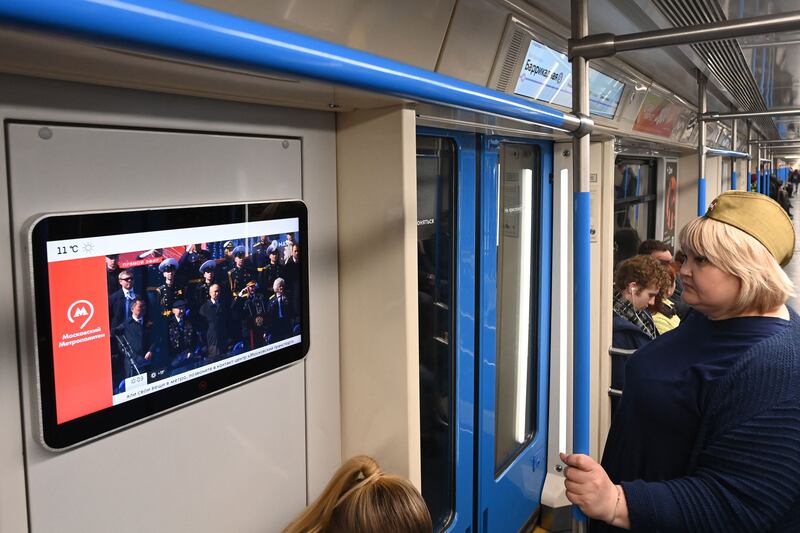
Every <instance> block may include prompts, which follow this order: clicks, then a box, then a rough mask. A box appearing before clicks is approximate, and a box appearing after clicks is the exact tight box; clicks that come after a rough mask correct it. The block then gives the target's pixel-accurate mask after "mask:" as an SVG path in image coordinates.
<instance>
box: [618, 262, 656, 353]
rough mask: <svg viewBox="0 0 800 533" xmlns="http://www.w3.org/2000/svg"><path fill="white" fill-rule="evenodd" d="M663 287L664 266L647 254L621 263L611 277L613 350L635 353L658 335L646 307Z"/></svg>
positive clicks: (651, 303) (653, 300)
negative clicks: (612, 290) (612, 283)
mask: <svg viewBox="0 0 800 533" xmlns="http://www.w3.org/2000/svg"><path fill="white" fill-rule="evenodd" d="M666 285H667V275H666V272H665V271H664V267H663V266H662V265H661V263H659V262H658V261H657V260H656V259H654V258H652V257H650V256H649V255H635V256H633V257H631V258H630V259H626V260H625V261H623V262H622V263H620V265H619V266H618V267H617V271H616V273H615V274H614V303H613V305H614V318H613V324H614V333H613V340H612V346H613V347H614V348H622V349H625V350H637V349H639V348H641V347H642V346H644V345H645V344H647V343H648V342H650V341H651V340H653V339H655V338H656V337H657V336H658V329H656V326H655V324H654V323H653V318H652V317H651V316H650V314H649V313H648V312H647V306H649V305H653V304H654V303H655V299H656V296H658V294H659V293H660V292H661V289H662V287H665V286H666Z"/></svg>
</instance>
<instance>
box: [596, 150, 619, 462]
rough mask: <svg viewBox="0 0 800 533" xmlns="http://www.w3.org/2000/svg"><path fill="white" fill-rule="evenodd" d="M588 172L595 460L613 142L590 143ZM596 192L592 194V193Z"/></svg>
mask: <svg viewBox="0 0 800 533" xmlns="http://www.w3.org/2000/svg"><path fill="white" fill-rule="evenodd" d="M590 158H591V173H595V172H596V173H598V180H597V182H596V183H594V182H592V183H590V186H591V191H592V211H593V212H594V210H595V204H597V210H598V215H597V226H596V229H597V235H596V237H595V238H593V239H592V244H591V253H592V309H595V310H597V314H596V315H594V316H597V317H598V320H596V321H592V341H593V343H592V344H593V346H594V348H593V354H592V357H593V360H592V367H593V368H594V369H595V370H593V371H592V398H596V401H597V404H596V407H594V408H593V410H592V412H593V413H596V415H595V416H592V421H591V428H590V430H591V433H590V439H591V440H590V443H591V451H592V454H593V455H595V454H596V455H595V457H598V458H599V457H601V456H602V453H603V448H604V447H605V443H606V437H607V436H608V428H609V427H610V426H611V404H610V402H609V399H608V387H609V385H610V384H611V358H610V357H609V356H608V348H609V346H611V335H612V326H611V323H612V318H613V312H612V310H611V300H612V296H613V292H614V287H613V279H614V162H615V159H616V156H615V153H614V142H613V141H606V142H602V143H599V142H597V143H592V145H591V152H590ZM595 191H596V192H595Z"/></svg>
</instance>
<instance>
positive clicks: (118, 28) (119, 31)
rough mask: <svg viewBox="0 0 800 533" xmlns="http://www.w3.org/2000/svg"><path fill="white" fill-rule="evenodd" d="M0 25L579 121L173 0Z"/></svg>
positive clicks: (54, 3)
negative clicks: (53, 32)
mask: <svg viewBox="0 0 800 533" xmlns="http://www.w3.org/2000/svg"><path fill="white" fill-rule="evenodd" d="M0 24H3V25H12V26H16V27H22V28H24V29H33V30H40V31H48V32H52V31H55V32H58V33H61V34H65V35H69V36H75V37H79V38H88V39H91V40H95V41H99V42H103V43H111V44H114V45H121V46H127V47H130V48H134V49H143V50H148V51H155V52H157V53H166V54H170V55H177V56H181V57H190V58H197V59H201V60H205V61H212V62H216V63H222V64H225V65H231V66H236V67H243V68H252V69H255V70H257V71H262V72H271V73H274V72H281V73H287V74H291V75H294V76H298V77H300V78H303V79H313V80H321V81H323V82H329V83H333V84H338V85H343V86H348V87H356V88H359V89H364V90H367V91H374V92H378V93H382V94H389V95H393V96H397V97H400V98H405V99H410V100H416V101H420V102H429V103H433V104H438V105H444V106H449V107H455V108H458V109H468V110H472V111H477V112H487V113H492V114H496V115H501V116H507V117H512V118H516V119H520V120H525V121H529V122H534V123H537V124H542V125H544V126H549V127H554V128H559V129H563V130H566V131H570V132H571V131H575V130H577V129H578V128H579V127H580V126H581V120H580V119H579V118H577V117H575V116H573V115H572V114H568V113H563V112H561V111H558V110H556V109H553V108H550V107H547V106H545V105H541V104H537V103H535V102H531V101H528V100H525V99H523V98H521V97H516V96H511V95H506V94H504V93H501V92H499V91H495V90H492V89H487V88H486V87H482V86H480V85H476V84H474V83H468V82H464V81H461V80H457V79H455V78H451V77H449V76H444V75H441V74H437V73H435V72H431V71H429V70H425V69H422V68H418V67H414V66H411V65H407V64H404V63H400V62H399V61H393V60H391V59H386V58H383V57H380V56H377V55H374V54H370V53H367V52H361V51H359V50H355V49H352V48H348V47H346V46H341V45H337V44H333V43H330V42H327V41H323V40H321V39H315V38H313V37H308V36H306V35H301V34H299V33H295V32H291V31H288V30H284V29H281V28H276V27H274V26H270V25H268V24H264V23H261V22H255V21H252V20H247V19H244V18H240V17H236V16H233V15H229V14H226V13H222V12H220V11H215V10H213V9H208V8H204V7H200V6H196V5H192V4H189V3H184V2H177V1H175V0H135V2H133V1H116V0H114V1H112V0H103V1H100V0H69V1H65V0H36V1H35V2H32V1H18V0H0Z"/></svg>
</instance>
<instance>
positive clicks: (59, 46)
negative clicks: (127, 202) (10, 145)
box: [0, 28, 404, 111]
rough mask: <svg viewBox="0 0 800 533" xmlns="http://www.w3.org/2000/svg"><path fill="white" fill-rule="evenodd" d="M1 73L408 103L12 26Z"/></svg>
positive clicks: (152, 87) (284, 99)
mask: <svg viewBox="0 0 800 533" xmlns="http://www.w3.org/2000/svg"><path fill="white" fill-rule="evenodd" d="M0 72H6V73H11V74H21V75H26V76H35V77H43V78H54V79H60V80H67V81H78V82H84V83H96V84H99V85H110V86H114V87H127V88H135V89H143V90H148V91H157V92H165V93H173V94H188V95H193V96H201V97H206V98H220V99H225V100H233V101H241V102H254V103H260V104H267V105H286V106H290V107H298V108H305V109H322V110H327V111H348V110H352V109H357V108H377V107H384V106H388V105H392V104H398V103H403V102H404V100H402V99H400V98H394V97H391V96H386V95H378V94H375V93H371V92H366V91H360V90H356V89H349V88H343V87H337V86H333V85H331V84H326V83H322V82H316V81H310V80H305V79H303V80H301V79H297V78H293V77H291V76H287V75H285V74H281V73H273V74H270V73H264V72H255V71H252V70H246V69H241V70H239V69H236V68H234V67H230V66H221V65H216V64H213V63H203V62H199V61H196V60H186V59H183V58H179V57H168V56H164V55H156V54H150V53H145V52H137V51H134V50H131V49H122V48H113V47H106V46H98V45H97V44H95V43H88V42H83V41H79V40H76V39H69V38H61V37H54V36H52V35H44V34H40V33H33V32H26V31H21V30H13V29H6V28H0Z"/></svg>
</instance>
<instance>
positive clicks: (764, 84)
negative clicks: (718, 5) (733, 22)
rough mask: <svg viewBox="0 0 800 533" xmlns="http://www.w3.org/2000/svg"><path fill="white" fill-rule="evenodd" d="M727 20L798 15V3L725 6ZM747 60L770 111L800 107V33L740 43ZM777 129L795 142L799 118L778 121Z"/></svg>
mask: <svg viewBox="0 0 800 533" xmlns="http://www.w3.org/2000/svg"><path fill="white" fill-rule="evenodd" d="M724 8H725V15H726V17H727V18H728V19H738V18H748V17H753V16H757V15H770V14H778V13H785V12H788V11H796V10H797V9H798V8H800V3H798V2H797V0H770V1H766V0H763V1H761V2H753V1H748V2H744V1H739V2H726V3H725V4H724ZM739 44H740V46H741V49H742V54H743V55H744V60H745V61H746V62H747V65H748V67H749V68H750V70H751V72H752V73H753V78H754V79H755V83H756V85H757V86H758V88H759V91H760V92H761V94H762V95H763V97H764V100H765V101H766V104H767V107H768V108H776V109H780V108H799V107H800V32H797V31H795V32H784V33H773V34H765V35H757V36H752V37H743V38H741V39H739ZM774 121H775V125H776V127H777V128H778V132H779V133H780V136H781V137H782V138H784V139H796V138H797V134H798V131H799V130H800V120H798V118H797V117H776V118H775V119H774Z"/></svg>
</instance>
